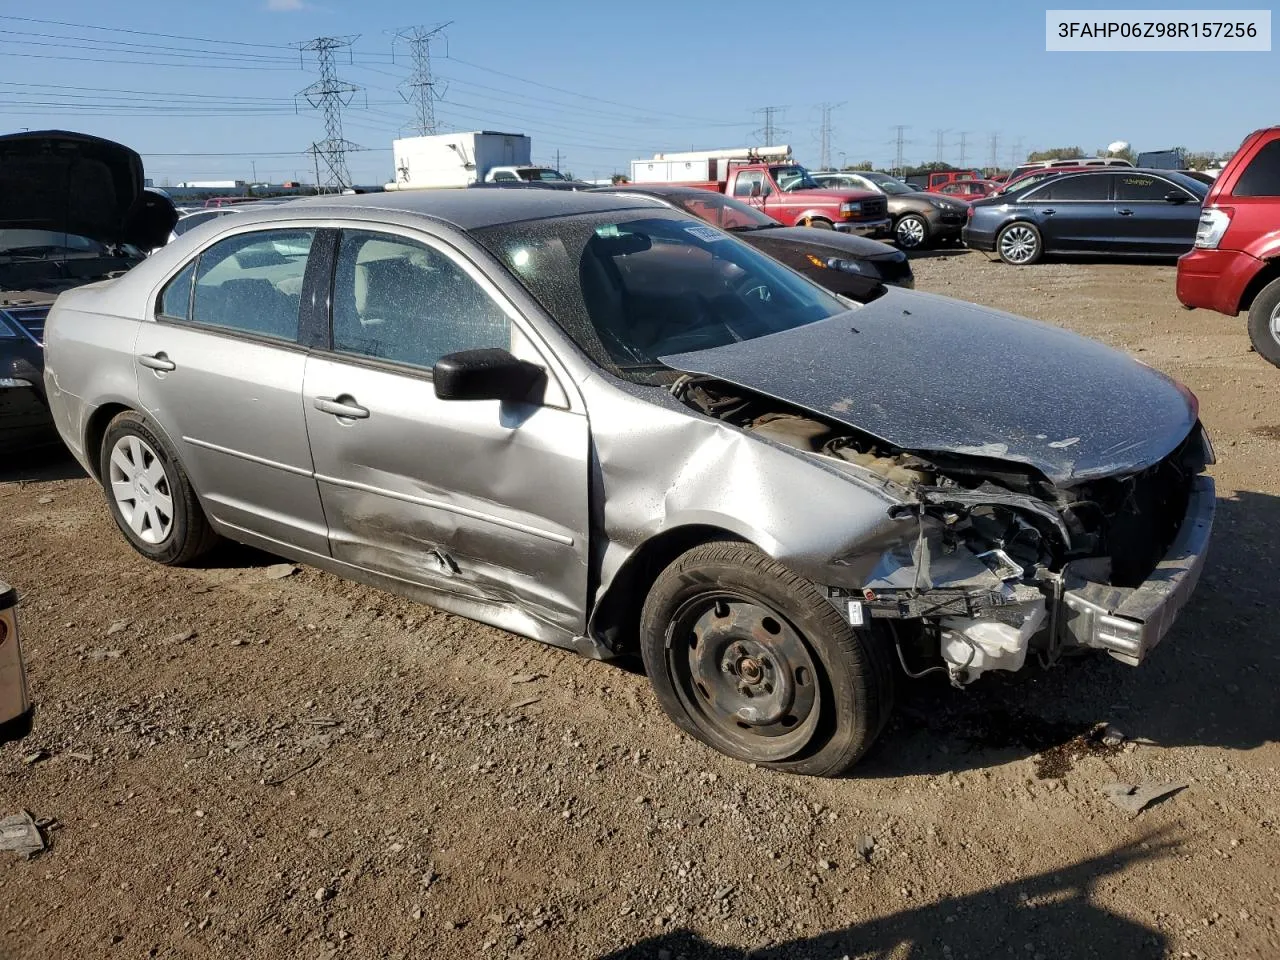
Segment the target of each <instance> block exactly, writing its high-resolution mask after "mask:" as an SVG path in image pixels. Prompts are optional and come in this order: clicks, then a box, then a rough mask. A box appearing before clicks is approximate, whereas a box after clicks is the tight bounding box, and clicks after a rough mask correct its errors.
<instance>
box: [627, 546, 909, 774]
mask: <svg viewBox="0 0 1280 960" xmlns="http://www.w3.org/2000/svg"><path fill="white" fill-rule="evenodd" d="M640 643H641V654H642V656H643V658H644V664H645V669H646V672H647V673H648V675H649V680H650V682H651V683H652V684H653V688H654V692H655V693H656V695H657V697H658V702H659V703H660V704H661V705H662V709H663V710H664V711H665V712H666V714H667V716H668V717H670V718H671V719H672V721H673V722H675V724H676V725H677V726H678V727H680V729H682V730H684V731H685V732H686V733H688V734H689V735H690V736H692V737H695V738H696V739H698V740H701V741H702V742H703V743H705V744H707V745H709V746H712V747H714V748H716V749H717V750H719V751H721V752H722V753H726V754H728V755H729V756H732V757H736V758H738V759H740V760H746V761H749V762H752V763H758V764H761V765H762V766H768V767H772V768H775V769H778V770H785V771H788V772H791V773H798V774H804V775H809V776H823V777H833V776H838V775H839V774H842V773H844V772H845V771H847V770H848V769H849V768H850V767H852V766H853V765H854V764H855V763H856V762H857V761H858V759H859V758H860V757H861V756H862V755H863V754H864V753H865V752H866V751H867V749H868V748H869V747H870V746H871V744H872V743H873V742H874V740H875V738H876V737H877V736H878V735H879V733H880V731H881V730H882V729H883V727H884V724H885V722H886V720H887V719H888V716H889V711H890V709H891V708H892V702H893V682H894V677H893V673H892V668H891V664H890V661H889V659H888V655H887V649H886V647H885V646H884V644H883V643H882V642H881V638H880V637H879V636H878V635H876V634H873V633H872V632H871V631H870V630H863V629H859V630H854V629H853V628H852V627H850V626H849V624H848V623H846V622H845V620H844V618H843V617H842V616H841V614H840V612H839V611H838V610H837V609H836V608H835V607H834V606H833V605H832V604H831V603H830V602H829V601H828V600H827V599H826V598H825V597H824V596H823V595H822V593H821V592H820V591H819V590H818V588H817V587H816V586H815V585H814V584H813V583H812V582H810V581H809V580H807V579H805V578H804V577H801V576H799V575H797V574H795V573H793V572H792V571H790V570H788V569H787V568H786V567H785V566H783V565H782V564H781V563H778V562H777V561H776V560H773V559H772V558H771V557H769V556H767V555H766V554H764V553H762V552H761V551H760V550H759V549H757V548H756V547H754V546H753V545H751V544H747V543H739V542H717V543H708V544H703V545H702V546H698V547H694V548H693V549H691V550H689V551H687V552H686V553H684V554H682V555H681V556H680V557H678V558H677V559H676V560H675V561H674V562H673V563H672V564H671V565H670V566H669V567H667V569H666V570H664V571H663V572H662V573H661V574H660V575H659V576H658V578H657V580H656V581H655V582H654V584H653V587H652V588H651V590H650V591H649V596H648V598H647V599H646V600H645V604H644V609H643V611H642V613H641V618H640Z"/></svg>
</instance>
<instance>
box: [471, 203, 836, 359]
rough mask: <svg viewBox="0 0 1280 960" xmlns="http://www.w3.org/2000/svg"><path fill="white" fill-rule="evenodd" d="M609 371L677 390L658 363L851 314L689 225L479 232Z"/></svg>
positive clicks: (574, 222)
mask: <svg viewBox="0 0 1280 960" xmlns="http://www.w3.org/2000/svg"><path fill="white" fill-rule="evenodd" d="M473 233H474V235H475V237H476V238H477V239H478V240H479V241H480V242H481V243H483V244H484V245H485V246H486V247H488V248H489V249H490V250H491V251H492V252H493V253H494V254H495V255H496V256H497V257H498V258H499V259H501V260H502V261H503V263H505V264H506V265H507V266H508V267H509V268H510V269H511V271H512V273H514V274H515V275H516V276H517V277H518V278H519V279H520V281H521V282H522V283H523V284H524V285H525V287H527V288H528V290H529V292H530V293H531V294H533V296H534V297H535V298H536V299H537V300H538V302H539V303H541V304H542V305H543V307H545V308H546V310H547V311H548V312H549V313H550V314H551V315H552V316H553V317H554V318H555V319H556V322H557V323H559V325H560V326H561V327H562V328H563V329H564V331H565V332H566V333H567V334H568V335H569V336H570V337H571V338H572V339H573V340H574V342H575V343H576V344H577V345H578V346H579V347H581V348H582V349H583V350H584V351H585V352H586V353H587V354H588V355H589V356H590V357H591V358H592V359H593V360H595V361H596V362H597V363H599V364H600V365H601V366H602V367H604V368H605V369H606V370H609V371H611V372H613V373H617V374H618V375H620V376H622V377H625V378H626V379H629V380H633V381H635V382H639V383H662V382H670V381H671V380H672V379H673V378H674V374H673V372H672V371H671V370H670V369H669V368H667V367H665V366H663V365H662V364H661V363H660V362H659V360H658V358H659V357H661V356H663V355H666V354H672V353H685V352H690V351H695V350H709V349H711V348H713V347H720V346H724V345H725V344H729V343H735V342H739V341H742V340H752V339H755V338H756V337H764V336H768V335H769V334H771V333H779V332H781V331H783V330H790V329H792V328H794V327H799V326H804V325H805V324H810V323H816V322H817V321H819V320H824V319H826V318H827V317H831V316H834V315H836V314H838V313H843V312H844V311H846V310H847V309H848V308H847V307H846V306H845V305H844V304H843V303H842V302H841V301H840V300H838V299H836V298H835V297H834V296H832V295H831V294H829V293H827V292H826V291H825V290H823V289H822V288H821V287H819V286H817V285H816V284H813V283H810V282H809V281H808V280H806V279H804V277H802V276H800V275H799V274H797V273H793V272H792V271H790V270H788V269H787V268H786V267H784V266H782V264H780V263H778V262H777V261H776V260H773V259H771V258H770V257H767V256H765V255H764V254H761V253H757V252H756V251H755V250H754V249H753V248H751V247H749V246H747V245H746V244H745V243H742V242H741V241H739V240H736V239H734V238H733V237H730V236H727V235H726V234H723V233H721V232H720V231H718V230H716V229H714V228H712V227H710V226H708V225H707V224H705V223H700V222H698V221H696V220H691V219H688V218H686V217H683V216H680V215H679V214H675V213H671V214H670V215H667V214H665V213H662V212H658V211H652V212H651V211H648V210H644V211H640V210H630V211H611V212H608V213H601V214H588V215H583V216H573V217H555V218H552V219H547V220H534V221H524V222H521V223H514V224H501V225H499V226H495V227H486V228H484V229H480V230H475V231H473Z"/></svg>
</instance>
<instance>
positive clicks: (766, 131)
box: [751, 107, 787, 147]
mask: <svg viewBox="0 0 1280 960" xmlns="http://www.w3.org/2000/svg"><path fill="white" fill-rule="evenodd" d="M785 109H787V108H786V107H761V108H760V109H758V110H753V111H751V112H752V113H754V114H757V115H759V116H762V117H764V125H763V126H762V127H760V129H758V130H756V131H755V133H754V134H753V136H756V137H759V138H760V139H761V141H762V142H763V143H764V145H765V146H766V147H772V146H773V141H774V140H775V139H777V138H778V137H781V136H783V135H784V134H785V133H786V132H787V131H786V130H783V129H782V128H781V127H779V126H778V125H777V124H776V123H775V122H774V118H775V117H781V116H782V111H783V110H785Z"/></svg>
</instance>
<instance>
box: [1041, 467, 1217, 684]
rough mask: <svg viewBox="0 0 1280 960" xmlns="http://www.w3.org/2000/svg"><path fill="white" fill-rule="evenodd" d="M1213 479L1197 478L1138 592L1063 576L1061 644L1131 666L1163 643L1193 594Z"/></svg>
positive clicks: (1202, 555)
mask: <svg viewBox="0 0 1280 960" xmlns="http://www.w3.org/2000/svg"><path fill="white" fill-rule="evenodd" d="M1214 507H1215V501H1214V487H1213V479H1212V478H1210V477H1205V476H1201V477H1197V478H1196V479H1195V480H1194V481H1193V482H1192V486H1191V495H1190V497H1188V499H1187V512H1186V515H1185V516H1184V517H1183V518H1182V526H1181V528H1180V529H1179V530H1178V536H1177V537H1176V539H1175V540H1174V541H1173V545H1172V546H1171V547H1170V548H1169V552H1168V553H1167V554H1166V555H1165V558H1164V559H1163V560H1161V561H1160V562H1159V563H1158V564H1156V568H1155V570H1153V571H1152V572H1151V576H1150V577H1148V578H1147V580H1146V581H1145V582H1144V583H1142V584H1141V585H1140V586H1137V587H1113V586H1110V585H1109V584H1105V583H1096V582H1093V581H1089V580H1085V579H1084V578H1083V577H1080V576H1078V575H1075V574H1073V573H1072V572H1071V567H1070V565H1068V566H1067V568H1066V570H1065V571H1064V573H1063V580H1064V588H1065V589H1064V592H1063V595H1062V609H1061V611H1060V616H1061V621H1060V623H1061V628H1060V629H1061V631H1062V635H1061V640H1062V642H1063V644H1064V645H1067V646H1082V647H1094V648H1096V649H1099V650H1105V651H1107V653H1109V654H1111V656H1113V657H1115V658H1116V659H1117V660H1120V661H1122V662H1124V663H1127V664H1130V665H1131V666H1135V667H1136V666H1137V665H1138V664H1140V663H1141V662H1142V660H1143V658H1144V657H1145V656H1146V655H1147V654H1148V653H1150V652H1151V650H1152V649H1153V648H1154V647H1155V646H1156V645H1157V644H1158V643H1159V642H1160V641H1161V640H1162V639H1163V638H1164V635H1165V634H1166V633H1168V631H1169V628H1170V627H1171V626H1173V621H1174V620H1175V619H1176V618H1177V616H1178V612H1179V611H1180V610H1181V609H1182V606H1183V604H1185V603H1186V602H1187V598H1188V597H1190V596H1191V592H1192V591H1193V590H1194V589H1195V586H1196V582H1197V581H1198V580H1199V579H1200V571H1201V570H1202V569H1203V568H1204V560H1205V554H1206V552H1207V551H1208V547H1209V533H1210V531H1211V530H1212V528H1213V512H1214Z"/></svg>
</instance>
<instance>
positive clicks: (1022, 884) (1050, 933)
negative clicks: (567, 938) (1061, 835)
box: [597, 832, 1177, 960]
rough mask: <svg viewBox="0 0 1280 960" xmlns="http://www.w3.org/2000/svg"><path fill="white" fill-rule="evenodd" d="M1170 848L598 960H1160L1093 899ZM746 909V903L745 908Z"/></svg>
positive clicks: (668, 942)
mask: <svg viewBox="0 0 1280 960" xmlns="http://www.w3.org/2000/svg"><path fill="white" fill-rule="evenodd" d="M1176 848H1177V843H1176V841H1174V840H1173V839H1171V838H1170V837H1169V836H1168V835H1167V833H1164V832H1157V833H1151V834H1148V835H1146V836H1143V837H1140V838H1139V839H1137V840H1134V841H1133V842H1131V843H1128V844H1125V845H1123V846H1121V847H1118V848H1116V849H1115V850H1112V851H1110V852H1108V853H1104V854H1102V855H1100V856H1097V857H1092V858H1090V859H1088V860H1082V861H1081V862H1079V863H1076V864H1072V865H1070V866H1066V867H1062V868H1060V869H1056V870H1050V871H1046V872H1044V873H1040V874H1035V875H1033V876H1029V877H1021V878H1019V879H1017V880H1014V881H1010V882H1008V883H1003V884H1000V885H998V886H994V887H990V888H987V889H985V890H980V891H978V892H976V893H971V894H966V895H964V896H956V897H947V898H946V899H943V900H938V901H936V902H934V903H929V904H925V905H923V906H919V907H912V908H910V909H906V910H900V911H898V912H897V913H893V914H890V915H889V916H885V917H880V918H878V919H875V920H868V921H867V922H865V923H859V924H856V925H854V926H851V927H846V928H844V929H842V930H831V931H828V932H826V933H821V934H818V935H817V936H813V937H804V938H800V939H795V940H788V941H785V942H781V943H775V944H773V945H771V946H767V947H755V948H749V949H745V948H739V947H731V946H722V945H720V944H717V943H712V942H709V941H707V940H705V939H704V938H702V937H701V936H700V935H699V934H697V933H695V932H693V931H691V930H673V931H671V932H668V933H663V934H658V935H655V936H653V937H650V938H647V939H645V940H643V941H641V942H639V943H635V944H632V945H630V946H627V947H624V948H622V949H620V950H616V951H613V952H612V953H608V954H605V955H602V956H600V957H598V958H597V960H649V958H653V960H658V958H661V960H678V958H684V960H788V958H805V960H820V958H821V960H837V958H840V957H859V958H867V960H870V958H877V960H879V958H884V960H888V958H893V960H917V958H919V960H923V958H925V957H930V958H932V957H947V958H950V960H965V958H982V960H986V958H989V957H995V956H1014V955H1017V956H1019V957H1025V958H1026V960H1033V958H1052V960H1085V958H1090V960H1098V958H1102V957H1125V958H1127V960H1155V958H1158V957H1164V956H1165V955H1166V951H1167V949H1168V946H1169V944H1168V941H1167V938H1166V937H1165V936H1164V935H1163V934H1162V933H1161V932H1160V931H1159V930H1156V929H1153V928H1151V927H1147V926H1144V925H1143V924H1141V923H1138V922H1137V921H1135V920H1133V919H1130V918H1128V917H1123V916H1120V915H1118V914H1115V913H1112V912H1110V911H1108V910H1105V909H1103V908H1102V907H1100V906H1098V905H1097V904H1096V903H1094V902H1093V898H1092V894H1093V890H1094V888H1095V887H1097V886H1098V885H1099V884H1101V883H1104V882H1106V880H1107V878H1108V877H1111V876H1114V875H1116V874H1118V873H1120V872H1121V871H1123V870H1126V869H1128V868H1129V866H1130V865H1132V864H1135V863H1139V862H1143V861H1151V860H1158V859H1163V858H1167V857H1170V856H1172V855H1174V854H1175V852H1176ZM872 869H874V861H873V866H872ZM850 896H856V894H850ZM746 910H749V906H748V905H746V904H744V905H743V911H746ZM743 911H739V912H743Z"/></svg>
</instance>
